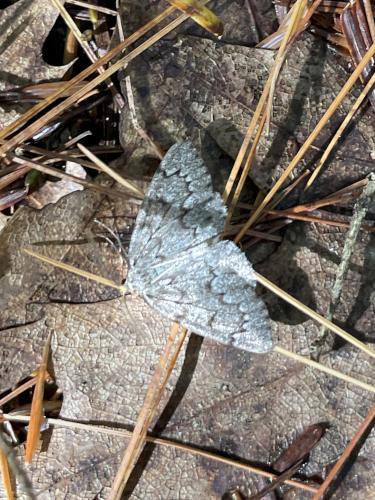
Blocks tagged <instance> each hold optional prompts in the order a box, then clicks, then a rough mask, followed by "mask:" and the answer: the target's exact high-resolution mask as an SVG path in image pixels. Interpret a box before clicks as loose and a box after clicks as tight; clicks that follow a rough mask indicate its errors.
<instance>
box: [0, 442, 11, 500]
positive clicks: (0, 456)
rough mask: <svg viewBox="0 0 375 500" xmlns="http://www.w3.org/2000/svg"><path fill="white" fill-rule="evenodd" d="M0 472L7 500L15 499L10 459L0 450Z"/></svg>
mask: <svg viewBox="0 0 375 500" xmlns="http://www.w3.org/2000/svg"><path fill="white" fill-rule="evenodd" d="M0 470H1V478H2V480H3V486H4V491H5V494H6V498H7V500H13V499H14V492H13V487H12V480H11V477H10V472H9V464H8V458H7V456H6V455H5V453H4V452H3V450H2V449H1V448H0Z"/></svg>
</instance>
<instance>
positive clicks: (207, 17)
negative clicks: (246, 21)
mask: <svg viewBox="0 0 375 500" xmlns="http://www.w3.org/2000/svg"><path fill="white" fill-rule="evenodd" d="M168 2H169V3H170V4H171V5H173V7H176V8H177V9H179V10H181V11H182V12H183V13H184V14H187V15H188V16H190V17H191V18H192V19H194V21H195V22H196V23H198V24H199V25H200V26H202V28H204V29H206V30H207V31H209V32H210V33H213V34H214V35H216V36H221V35H222V34H223V30H224V28H223V23H222V22H221V20H220V19H219V18H218V17H217V16H216V14H214V13H213V12H212V11H211V10H210V9H208V8H207V7H205V6H204V5H202V4H201V3H200V2H199V1H198V0H168Z"/></svg>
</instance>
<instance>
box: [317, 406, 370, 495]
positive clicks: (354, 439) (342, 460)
mask: <svg viewBox="0 0 375 500" xmlns="http://www.w3.org/2000/svg"><path fill="white" fill-rule="evenodd" d="M374 418H375V405H374V406H373V407H372V408H371V410H370V412H369V413H368V415H367V417H366V418H365V419H364V421H363V422H362V424H361V425H360V427H359V429H358V430H357V432H356V433H355V434H354V436H353V437H352V439H351V441H350V443H349V444H348V446H347V447H346V448H345V450H344V452H343V454H342V455H341V457H340V458H339V459H338V461H337V462H336V463H335V465H334V466H333V467H332V469H331V471H330V472H329V474H328V475H327V477H326V478H325V480H324V482H323V483H322V485H321V486H320V488H319V489H318V491H317V492H316V494H315V495H314V498H313V500H320V499H321V498H323V497H324V494H325V492H326V491H327V490H328V488H329V487H330V485H331V483H332V481H333V480H334V479H335V477H336V476H337V474H338V473H339V472H340V470H341V469H342V467H343V466H344V464H345V462H346V461H347V460H348V458H349V457H350V455H351V454H352V452H353V450H354V449H355V447H356V446H357V444H358V443H359V441H360V440H361V438H362V436H363V435H364V434H365V433H366V431H367V429H368V428H369V427H370V425H371V424H372V423H373V421H374Z"/></svg>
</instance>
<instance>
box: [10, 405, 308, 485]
mask: <svg viewBox="0 0 375 500" xmlns="http://www.w3.org/2000/svg"><path fill="white" fill-rule="evenodd" d="M3 417H4V418H5V419H6V420H9V422H25V423H27V422H29V421H30V417H27V416H23V415H12V414H9V413H4V415H3ZM46 421H47V423H48V424H49V425H52V426H55V427H64V428H68V429H74V430H83V431H86V432H94V433H97V432H99V433H102V434H107V435H109V436H118V437H121V438H129V437H130V436H131V435H132V431H128V430H125V429H111V428H109V427H104V426H103V425H93V424H86V423H83V422H75V421H72V420H63V419H61V418H47V419H46ZM146 441H147V442H148V443H154V444H158V445H160V446H165V447H167V448H174V449H176V450H180V451H182V452H184V453H190V454H192V455H196V456H199V457H203V458H208V459H209V460H214V461H216V462H220V463H223V464H226V465H229V466H231V467H235V468H237V469H242V470H244V471H246V472H250V473H253V474H257V475H259V476H263V477H266V478H269V479H277V478H278V477H279V476H278V475H277V474H273V473H272V472H268V471H265V470H263V469H260V468H259V467H253V466H252V465H249V464H247V463H244V462H240V461H239V460H234V459H233V458H229V457H225V456H222V455H218V454H216V453H213V452H210V451H206V450H201V449H200V448H196V447H195V446H191V445H188V444H184V443H179V442H177V441H172V440H170V439H166V438H157V437H154V436H150V435H149V434H147V436H146ZM284 483H285V484H288V485H289V486H293V487H295V488H299V489H301V490H305V491H310V492H312V493H314V492H316V491H317V488H315V487H314V486H311V485H309V484H305V483H302V482H300V481H295V480H292V479H290V480H285V481H284Z"/></svg>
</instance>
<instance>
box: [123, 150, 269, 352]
mask: <svg viewBox="0 0 375 500" xmlns="http://www.w3.org/2000/svg"><path fill="white" fill-rule="evenodd" d="M225 217H226V207H225V205H224V203H223V201H222V199H221V197H220V195H219V193H216V192H214V190H213V186H212V180H211V177H210V174H209V172H208V170H207V168H206V166H205V165H204V163H203V161H202V160H201V159H200V158H199V156H198V153H197V151H196V150H195V149H194V147H193V146H192V144H191V143H190V142H185V143H182V144H176V145H174V146H172V147H171V148H170V149H169V151H168V152H167V154H166V155H165V157H164V159H163V160H162V162H161V164H160V166H159V168H158V170H157V171H156V173H155V175H154V177H153V179H152V181H151V184H150V186H149V189H148V192H147V194H146V196H145V198H144V201H143V204H142V206H141V209H140V211H139V213H138V217H137V219H136V223H135V228H134V231H133V234H132V237H131V241H130V246H129V254H128V257H129V272H128V276H127V279H126V288H127V289H128V290H129V291H130V292H135V293H137V294H138V295H140V296H141V297H143V299H144V300H145V301H146V302H147V303H148V304H149V305H150V306H151V307H153V308H154V309H156V310H157V311H158V312H159V313H160V314H162V315H163V316H165V317H167V318H169V319H171V320H173V321H177V322H179V323H181V324H182V325H183V326H185V327H187V328H188V329H189V330H191V331H193V332H195V333H197V334H199V335H202V336H204V337H210V338H211V339H214V340H216V341H218V342H221V343H223V344H228V345H232V346H235V347H239V348H241V349H245V350H247V351H251V352H267V351H269V350H271V349H272V336H271V330H270V325H269V317H268V312H267V309H266V307H265V305H264V303H263V301H262V300H261V299H260V298H259V297H258V296H257V295H256V292H255V287H256V278H255V273H254V271H253V268H252V266H251V264H250V262H249V261H248V260H247V258H246V256H245V254H243V253H242V252H241V250H240V249H239V248H238V247H237V246H236V245H235V244H234V243H233V242H232V241H222V240H221V239H220V233H221V232H222V231H223V229H224V224H225Z"/></svg>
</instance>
